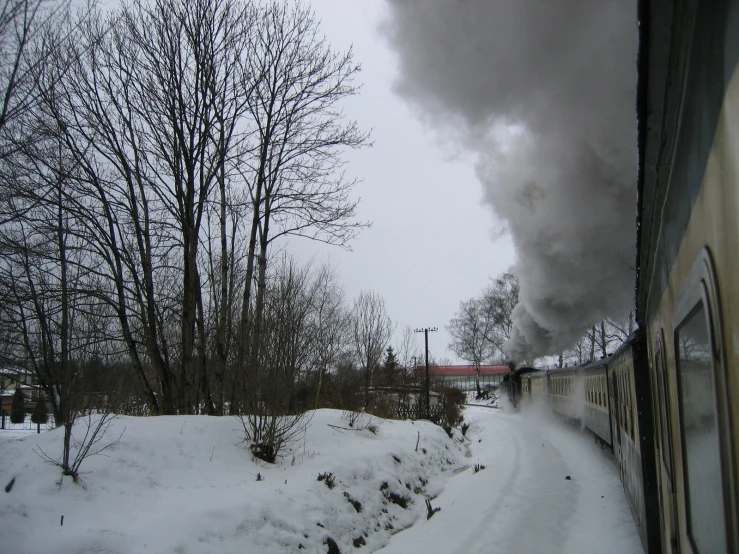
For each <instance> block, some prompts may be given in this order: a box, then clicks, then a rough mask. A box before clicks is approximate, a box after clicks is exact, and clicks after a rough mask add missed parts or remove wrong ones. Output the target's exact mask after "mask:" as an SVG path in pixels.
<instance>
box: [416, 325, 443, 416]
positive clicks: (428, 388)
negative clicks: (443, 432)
mask: <svg viewBox="0 0 739 554" xmlns="http://www.w3.org/2000/svg"><path fill="white" fill-rule="evenodd" d="M414 331H415V332H416V333H423V338H424V340H425V343H426V419H431V380H430V379H429V332H432V333H433V332H434V331H438V329H437V328H436V327H426V328H424V329H414Z"/></svg>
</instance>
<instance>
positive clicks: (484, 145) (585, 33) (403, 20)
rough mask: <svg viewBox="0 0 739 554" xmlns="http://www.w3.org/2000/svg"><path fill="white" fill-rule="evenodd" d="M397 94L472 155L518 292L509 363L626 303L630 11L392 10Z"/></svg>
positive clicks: (415, 0)
mask: <svg viewBox="0 0 739 554" xmlns="http://www.w3.org/2000/svg"><path fill="white" fill-rule="evenodd" d="M388 4H389V6H390V12H389V13H390V16H389V19H388V21H387V22H386V25H385V28H384V30H385V32H386V35H387V37H388V38H389V40H390V42H391V44H392V45H393V47H394V48H395V50H396V51H397V53H398V54H399V58H400V77H399V79H398V82H397V83H396V87H397V90H398V91H399V93H400V94H402V95H403V96H404V97H406V98H408V99H410V100H411V101H412V103H413V104H414V105H416V106H418V107H419V108H420V109H421V113H422V114H423V116H424V118H425V119H426V120H427V121H429V122H432V123H433V124H434V125H438V126H439V127H440V128H442V129H443V130H444V131H446V132H449V131H450V130H453V131H454V132H455V134H459V135H460V136H461V137H462V140H463V141H464V144H465V146H467V147H470V148H472V149H473V150H474V151H476V152H477V153H478V162H477V174H478V177H479V179H480V181H481V182H482V184H483V186H484V191H485V199H486V201H487V202H489V203H490V205H491V206H492V207H493V210H494V211H495V213H496V215H497V216H498V217H499V218H502V219H504V220H505V221H506V222H507V228H508V230H509V231H510V233H511V235H512V237H513V242H514V244H515V247H516V251H517V259H518V261H517V264H516V267H515V272H516V274H517V275H518V277H519V279H520V282H521V295H520V303H519V305H518V306H517V307H516V309H515V311H514V318H515V330H514V334H513V337H512V339H511V340H510V341H509V344H508V353H509V355H510V356H511V357H512V358H513V359H518V360H520V359H527V358H531V357H534V356H540V355H544V354H549V353H555V352H558V351H560V350H561V349H563V348H566V347H568V346H570V345H571V344H572V343H573V342H574V341H575V340H576V339H577V338H578V337H579V336H580V335H581V334H582V332H583V331H584V330H585V329H587V328H588V327H589V326H590V325H592V324H593V323H595V322H597V321H599V320H601V319H602V318H604V317H606V316H622V315H624V314H625V313H626V312H628V311H629V309H630V308H631V305H632V304H633V283H634V274H633V259H634V244H635V217H636V216H635V214H636V161H637V153H636V107H635V106H636V104H635V102H636V57H637V26H636V2H635V0H629V1H619V0H433V1H428V0H388Z"/></svg>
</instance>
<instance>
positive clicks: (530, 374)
mask: <svg viewBox="0 0 739 554" xmlns="http://www.w3.org/2000/svg"><path fill="white" fill-rule="evenodd" d="M548 374H549V372H548V371H547V370H546V369H534V371H527V372H526V373H525V374H523V375H521V379H538V378H540V377H546V376H547V375H548Z"/></svg>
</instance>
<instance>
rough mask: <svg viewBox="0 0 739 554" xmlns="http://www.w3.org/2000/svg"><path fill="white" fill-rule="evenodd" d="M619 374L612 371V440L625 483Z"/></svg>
mask: <svg viewBox="0 0 739 554" xmlns="http://www.w3.org/2000/svg"><path fill="white" fill-rule="evenodd" d="M618 385H619V383H618V374H617V373H616V372H615V371H613V372H611V422H612V425H613V429H612V441H613V455H614V456H615V458H616V461H617V462H618V470H619V476H620V478H621V482H622V483H623V480H624V476H623V472H624V464H623V462H622V460H621V417H620V406H621V404H620V401H619V388H618Z"/></svg>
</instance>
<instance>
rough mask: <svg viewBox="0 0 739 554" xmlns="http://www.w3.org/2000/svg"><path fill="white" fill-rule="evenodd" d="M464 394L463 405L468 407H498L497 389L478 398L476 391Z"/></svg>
mask: <svg viewBox="0 0 739 554" xmlns="http://www.w3.org/2000/svg"><path fill="white" fill-rule="evenodd" d="M465 394H466V395H467V400H466V402H465V403H466V404H467V405H468V406H487V407H489V408H498V407H500V405H499V401H498V389H490V390H487V391H485V392H484V393H483V395H482V396H481V397H479V398H478V396H477V392H476V391H468V392H467V393H465ZM501 394H502V393H501Z"/></svg>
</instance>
